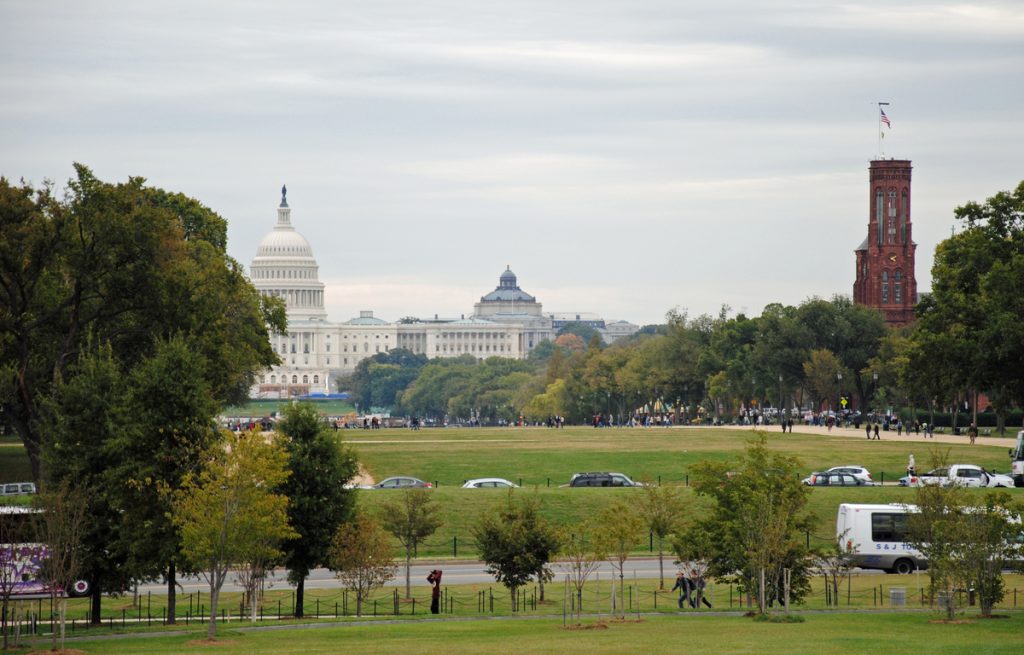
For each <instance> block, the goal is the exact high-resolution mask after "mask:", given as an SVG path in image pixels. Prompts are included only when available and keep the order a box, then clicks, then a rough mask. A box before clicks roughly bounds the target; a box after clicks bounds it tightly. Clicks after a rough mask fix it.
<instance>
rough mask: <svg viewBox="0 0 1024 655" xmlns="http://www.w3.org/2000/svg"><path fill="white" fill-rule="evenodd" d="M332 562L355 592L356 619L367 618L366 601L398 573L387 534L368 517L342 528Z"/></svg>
mask: <svg viewBox="0 0 1024 655" xmlns="http://www.w3.org/2000/svg"><path fill="white" fill-rule="evenodd" d="M329 562H330V567H331V570H332V571H334V573H335V575H336V576H337V577H338V579H339V580H341V583H342V584H343V585H344V587H345V588H346V589H351V590H352V591H354V592H355V595H356V616H362V615H363V602H364V601H365V600H366V599H368V598H369V597H370V594H371V593H372V592H373V590H374V589H379V588H380V587H382V586H383V585H384V583H385V582H387V581H388V580H390V579H392V578H393V577H395V572H396V571H397V570H398V567H397V566H395V560H394V558H393V557H392V556H391V544H390V543H388V536H387V533H385V532H384V530H383V529H381V527H380V524H379V523H377V521H375V520H373V519H372V518H370V517H369V516H367V515H365V514H360V515H359V516H357V517H356V520H355V521H353V522H351V523H345V524H343V525H341V526H340V527H339V528H338V532H337V533H336V534H335V535H334V541H333V542H332V544H331V550H330V555H329Z"/></svg>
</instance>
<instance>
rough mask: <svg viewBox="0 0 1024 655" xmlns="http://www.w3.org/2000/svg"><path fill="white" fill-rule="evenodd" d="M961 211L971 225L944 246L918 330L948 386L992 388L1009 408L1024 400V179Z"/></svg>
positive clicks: (937, 254)
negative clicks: (1022, 373)
mask: <svg viewBox="0 0 1024 655" xmlns="http://www.w3.org/2000/svg"><path fill="white" fill-rule="evenodd" d="M954 213H955V215H956V217H957V219H959V220H961V221H963V223H964V225H965V227H964V229H963V230H962V231H961V232H959V233H958V234H956V235H954V236H952V237H950V238H949V239H947V240H945V241H943V242H942V243H940V244H939V245H938V247H937V248H936V251H935V263H934V265H933V266H932V294H931V295H930V296H929V297H928V298H926V299H925V300H924V301H922V303H921V305H920V307H919V308H918V312H917V313H918V317H919V319H918V321H917V324H916V326H915V333H916V336H917V339H918V341H919V342H920V346H921V348H922V350H923V353H922V356H923V357H924V358H927V360H930V361H933V362H934V361H936V360H938V361H941V362H942V363H943V365H944V366H945V367H946V369H947V373H946V377H947V378H951V379H949V383H948V384H947V387H956V388H957V391H967V390H970V391H989V392H991V393H992V395H993V396H998V397H999V398H1000V399H1001V403H1000V406H1001V409H1004V410H1005V408H1006V407H1007V406H1009V405H1010V404H1012V403H1016V404H1018V405H1019V404H1021V403H1022V402H1024V381H1022V380H1021V376H1019V375H1017V374H1016V373H1015V371H1019V370H1020V367H1021V365H1022V364H1024V322H1022V321H1021V320H1020V317H1021V315H1024V299H1022V296H1024V182H1022V183H1021V184H1019V185H1018V186H1017V188H1016V189H1014V190H1013V191H1004V192H1000V193H997V194H996V195H995V196H993V197H991V198H989V199H988V200H986V201H985V203H984V204H979V203H976V202H969V203H967V204H965V205H963V206H962V207H958V208H957V209H956V210H955V212H954Z"/></svg>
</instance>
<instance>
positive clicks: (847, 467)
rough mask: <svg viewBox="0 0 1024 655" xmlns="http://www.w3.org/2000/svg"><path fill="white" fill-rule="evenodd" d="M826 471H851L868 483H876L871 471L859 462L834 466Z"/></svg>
mask: <svg viewBox="0 0 1024 655" xmlns="http://www.w3.org/2000/svg"><path fill="white" fill-rule="evenodd" d="M825 473H849V474H850V475H852V476H853V477H855V478H857V479H858V480H863V481H864V482H866V483H868V484H874V482H875V481H874V480H872V479H871V471H868V470H867V469H866V468H864V467H863V466H860V465H858V464H844V465H842V466H833V467H832V468H830V469H827V470H826V471H825Z"/></svg>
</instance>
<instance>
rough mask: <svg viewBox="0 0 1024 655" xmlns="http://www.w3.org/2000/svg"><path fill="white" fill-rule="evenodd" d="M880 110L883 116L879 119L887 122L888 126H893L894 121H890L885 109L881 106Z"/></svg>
mask: <svg viewBox="0 0 1024 655" xmlns="http://www.w3.org/2000/svg"><path fill="white" fill-rule="evenodd" d="M878 111H880V112H882V117H881V118H880V119H879V120H881V121H882V122H883V123H885V124H886V126H887V127H889V128H891V127H892V123H891V122H889V117H888V116H886V115H885V110H884V109H882V108H881V107H879V108H878Z"/></svg>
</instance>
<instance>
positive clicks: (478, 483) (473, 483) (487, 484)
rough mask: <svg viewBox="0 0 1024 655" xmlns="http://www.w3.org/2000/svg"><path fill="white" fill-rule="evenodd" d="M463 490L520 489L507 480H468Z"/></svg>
mask: <svg viewBox="0 0 1024 655" xmlns="http://www.w3.org/2000/svg"><path fill="white" fill-rule="evenodd" d="M462 488H463V489H495V488H498V489H518V488H519V485H518V484H516V483H515V482H511V481H509V480H506V479H505V478H477V479H475V480H466V484H464V485H462Z"/></svg>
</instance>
